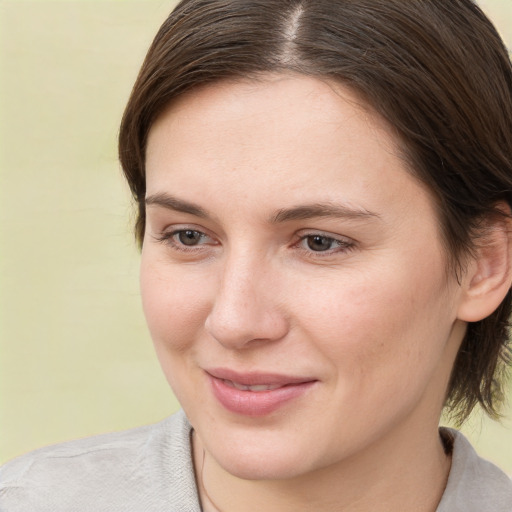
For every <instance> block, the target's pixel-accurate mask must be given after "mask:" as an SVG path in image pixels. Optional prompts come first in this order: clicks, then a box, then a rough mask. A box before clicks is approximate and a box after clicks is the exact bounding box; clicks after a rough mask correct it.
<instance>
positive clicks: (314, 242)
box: [306, 235, 336, 252]
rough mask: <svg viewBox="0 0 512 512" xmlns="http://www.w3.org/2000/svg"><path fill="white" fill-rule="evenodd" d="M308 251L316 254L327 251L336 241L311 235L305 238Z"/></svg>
mask: <svg viewBox="0 0 512 512" xmlns="http://www.w3.org/2000/svg"><path fill="white" fill-rule="evenodd" d="M306 243H307V246H308V248H309V249H311V250H312V251H316V252H321V251H328V250H329V249H332V248H333V246H334V245H335V244H336V240H334V239H333V238H329V237H327V236H321V235H311V236H308V237H307V238H306Z"/></svg>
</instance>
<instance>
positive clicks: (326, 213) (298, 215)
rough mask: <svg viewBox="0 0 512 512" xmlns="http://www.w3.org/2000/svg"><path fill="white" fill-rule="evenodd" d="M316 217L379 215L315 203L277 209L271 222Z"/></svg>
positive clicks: (330, 204) (359, 217)
mask: <svg viewBox="0 0 512 512" xmlns="http://www.w3.org/2000/svg"><path fill="white" fill-rule="evenodd" d="M316 217H335V218H340V219H371V218H375V219H379V218H380V215H379V214H377V213H374V212H371V211H369V210H366V209H365V208H352V207H349V206H345V205H339V204H333V203H315V204H309V205H301V206H295V207H292V208H285V209H282V210H279V211H278V212H277V213H276V214H275V215H274V216H273V217H272V218H271V222H272V223H279V222H287V221H291V220H305V219H312V218H316Z"/></svg>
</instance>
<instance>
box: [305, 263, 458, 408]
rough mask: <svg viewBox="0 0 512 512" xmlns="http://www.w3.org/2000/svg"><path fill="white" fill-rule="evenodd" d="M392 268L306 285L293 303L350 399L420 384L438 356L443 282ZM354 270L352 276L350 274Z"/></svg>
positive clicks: (444, 336)
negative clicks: (324, 287) (323, 287)
mask: <svg viewBox="0 0 512 512" xmlns="http://www.w3.org/2000/svg"><path fill="white" fill-rule="evenodd" d="M401 267H402V268H399V267H395V268H389V269H387V270H384V269H379V272H371V273H369V274H367V275H366V276H360V278H358V279H350V280H349V279H346V280H340V281H339V282H336V281H334V282H331V286H330V288H329V289H328V291H327V292H325V291H324V292H323V293H322V294H319V293H314V290H313V289H312V290H310V293H308V294H307V296H308V299H307V301H305V302H303V303H302V305H301V310H302V311H303V312H307V311H309V313H307V314H306V316H303V319H305V321H304V323H303V324H302V325H303V328H304V329H306V330H307V331H308V333H307V336H308V337H309V338H310V339H314V340H316V345H317V348H318V349H319V350H320V351H321V352H322V354H323V356H324V358H325V359H326V360H329V361H331V368H332V370H333V371H335V372H336V373H337V379H338V380H337V385H338V386H339V388H340V389H342V390H345V391H346V392H347V393H348V394H350V395H351V396H352V397H354V398H357V399H360V398H361V397H365V396H366V397H372V396H374V395H375V394H376V393H377V394H379V395H382V394H386V393H387V394H392V393H401V392H402V390H403V387H404V382H411V383H417V384H418V386H423V385H425V383H426V382H427V381H428V379H429V377H430V376H431V375H432V374H433V372H434V371H435V368H436V366H437V364H438V363H439V361H440V360H441V359H442V357H443V351H444V347H445V344H446V342H447V340H448V338H449V335H450V329H451V325H452V323H453V314H452V312H451V308H450V300H449V296H448V294H447V293H446V284H445V283H444V281H443V279H441V277H440V278H439V279H438V280H437V282H436V275H438V276H439V270H438V271H437V274H436V273H432V274H428V265H427V267H426V269H427V270H426V273H425V274H424V275H429V276H432V277H429V279H425V278H424V277H423V278H420V275H418V274H417V273H416V272H415V271H414V268H415V267H414V266H412V269H411V270H410V271H409V272H404V266H403V265H402V266H401ZM353 277H354V275H352V278H353Z"/></svg>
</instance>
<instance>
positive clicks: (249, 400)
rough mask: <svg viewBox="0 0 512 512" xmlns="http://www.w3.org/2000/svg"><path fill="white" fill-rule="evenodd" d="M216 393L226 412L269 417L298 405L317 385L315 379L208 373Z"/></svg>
mask: <svg viewBox="0 0 512 512" xmlns="http://www.w3.org/2000/svg"><path fill="white" fill-rule="evenodd" d="M206 375H207V377H208V380H209V381H210V388H211V390H212V394H213V396H214V397H215V399H216V400H217V402H218V403H220V405H222V407H223V408H224V409H227V410H228V411H229V412H231V413H235V414H237V415H243V416H251V417H255V416H266V415H269V414H271V413H273V412H275V411H277V410H278V409H281V408H282V407H285V406H286V405H287V404H289V403H290V402H296V399H299V398H300V397H301V396H303V395H304V394H305V393H306V392H308V391H309V390H310V389H311V388H312V387H313V386H314V385H315V384H316V383H317V382H318V380H317V379H313V378H311V377H298V376H287V375H280V374H268V373H238V372H234V371H232V370H228V369H212V370H207V371H206Z"/></svg>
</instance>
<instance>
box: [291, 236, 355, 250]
mask: <svg viewBox="0 0 512 512" xmlns="http://www.w3.org/2000/svg"><path fill="white" fill-rule="evenodd" d="M298 245H299V247H300V248H301V249H302V250H304V251H307V252H309V253H328V254H333V253H338V252H341V253H343V252H347V251H349V250H351V249H353V248H354V246H355V242H354V241H353V240H351V239H350V238H341V237H340V238H335V237H334V236H328V235H326V234H323V233H311V234H306V235H303V236H302V237H301V238H300V240H299V242H298Z"/></svg>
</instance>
